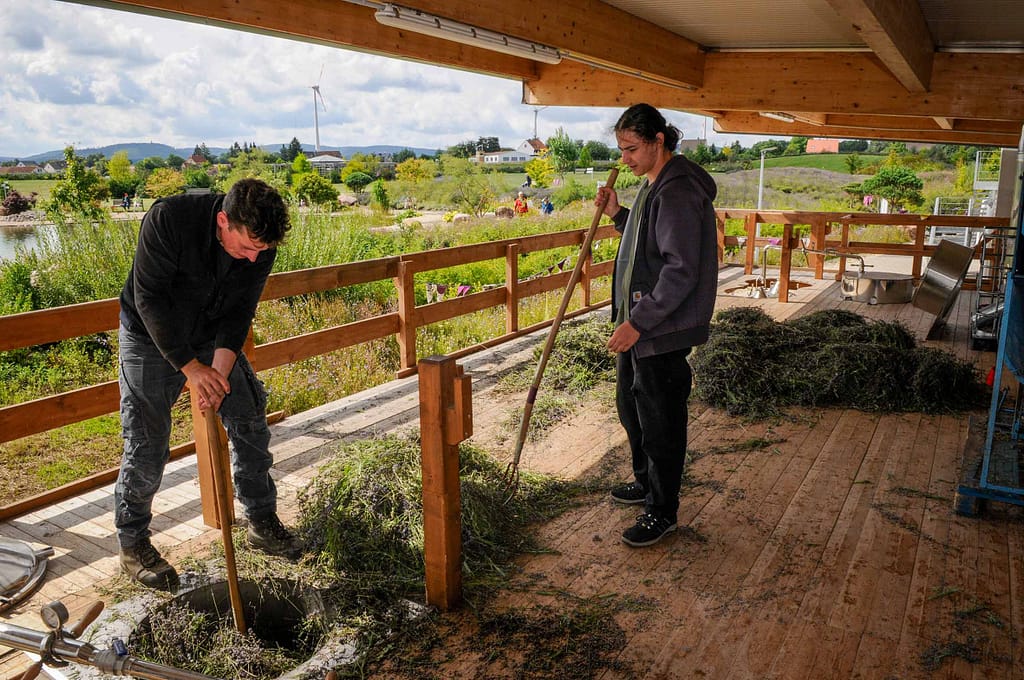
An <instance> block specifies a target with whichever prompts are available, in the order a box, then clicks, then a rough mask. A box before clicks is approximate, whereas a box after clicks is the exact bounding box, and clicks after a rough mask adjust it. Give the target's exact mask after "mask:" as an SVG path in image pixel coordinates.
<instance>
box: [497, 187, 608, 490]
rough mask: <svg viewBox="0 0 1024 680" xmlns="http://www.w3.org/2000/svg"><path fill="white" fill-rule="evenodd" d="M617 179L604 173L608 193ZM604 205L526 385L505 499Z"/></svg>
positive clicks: (515, 479)
mask: <svg viewBox="0 0 1024 680" xmlns="http://www.w3.org/2000/svg"><path fill="white" fill-rule="evenodd" d="M618 177H619V169H618V168H612V171H611V172H610V173H608V180H607V181H606V182H605V187H607V188H609V189H611V188H614V187H615V180H617V179H618ZM607 204H608V199H607V198H605V200H603V201H601V202H600V203H598V205H597V209H596V210H595V211H594V219H593V220H591V222H590V229H589V230H588V231H587V235H586V237H585V238H584V239H583V246H582V247H581V248H580V254H579V257H577V258H576V266H575V267H573V270H572V276H570V277H569V284H568V285H567V286H566V287H565V293H564V294H563V295H562V304H561V305H560V306H559V307H558V313H557V314H556V315H555V319H554V321H552V322H551V328H549V329H548V339H547V342H545V343H544V350H543V351H542V352H541V354H540V361H539V362H538V363H537V372H536V373H535V374H534V376H533V384H532V385H530V391H529V392H528V393H527V395H526V405H525V406H524V407H523V419H522V420H521V421H520V423H519V438H518V439H517V440H516V449H515V453H513V454H512V462H511V463H509V464H508V467H507V468H506V469H505V478H506V490H507V491H508V492H509V497H511V496H512V495H514V494H515V492H516V488H517V487H518V486H519V458H520V457H521V456H522V454H523V446H524V445H525V443H526V432H527V430H528V429H529V427H530V416H531V415H532V414H533V405H534V403H535V402H536V401H537V391H538V390H539V389H540V382H541V379H542V378H543V377H544V369H545V368H546V367H547V365H548V359H549V358H550V356H551V348H552V347H554V345H555V337H556V336H557V335H558V327H559V326H561V325H562V319H563V317H565V310H566V309H568V307H569V302H570V301H571V300H572V294H573V289H574V288H575V287H576V284H577V283H579V280H580V276H581V275H582V273H583V263H584V261H585V260H586V259H587V256H588V255H589V254H590V246H591V244H592V243H593V241H594V234H595V232H597V226H598V224H600V223H601V216H602V215H603V214H604V209H605V206H606V205H607Z"/></svg>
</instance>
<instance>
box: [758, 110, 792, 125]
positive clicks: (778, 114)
mask: <svg viewBox="0 0 1024 680" xmlns="http://www.w3.org/2000/svg"><path fill="white" fill-rule="evenodd" d="M758 115H760V116H763V117H764V118H771V119H772V120H781V121H782V122H783V123H792V122H794V121H795V120H796V116H791V115H790V114H788V113H783V112H782V111H759V112H758Z"/></svg>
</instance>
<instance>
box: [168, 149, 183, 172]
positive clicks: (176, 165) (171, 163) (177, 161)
mask: <svg viewBox="0 0 1024 680" xmlns="http://www.w3.org/2000/svg"><path fill="white" fill-rule="evenodd" d="M183 165H185V159H184V158H182V157H181V156H179V155H177V154H173V153H169V154H167V167H169V168H173V169H175V170H181V166H183Z"/></svg>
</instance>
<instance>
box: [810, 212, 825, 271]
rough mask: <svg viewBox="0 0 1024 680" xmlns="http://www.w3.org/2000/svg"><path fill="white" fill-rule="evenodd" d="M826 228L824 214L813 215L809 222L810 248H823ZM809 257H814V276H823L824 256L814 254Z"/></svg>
mask: <svg viewBox="0 0 1024 680" xmlns="http://www.w3.org/2000/svg"><path fill="white" fill-rule="evenodd" d="M827 229H828V226H827V224H826V222H825V216H824V215H815V216H814V221H813V222H811V250H825V232H826V230H827ZM811 257H813V258H814V278H815V279H823V278H825V256H824V255H821V254H815V255H812V256H811Z"/></svg>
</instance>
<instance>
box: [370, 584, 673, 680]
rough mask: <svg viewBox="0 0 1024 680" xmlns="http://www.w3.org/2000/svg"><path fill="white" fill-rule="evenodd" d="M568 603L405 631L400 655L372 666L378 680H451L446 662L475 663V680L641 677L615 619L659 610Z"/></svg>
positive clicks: (633, 604) (477, 614)
mask: <svg viewBox="0 0 1024 680" xmlns="http://www.w3.org/2000/svg"><path fill="white" fill-rule="evenodd" d="M565 597H568V596H565ZM561 599H562V598H559V600H560V601H559V602H558V603H556V604H554V605H551V606H544V605H533V606H530V607H529V608H523V609H504V610H501V611H494V610H481V611H470V612H466V613H465V615H464V616H459V617H452V618H449V619H445V620H443V621H438V622H433V623H431V624H430V625H429V626H420V627H418V628H415V629H413V630H411V631H405V632H404V633H403V636H402V637H403V640H402V641H401V643H400V647H399V648H398V649H395V648H391V649H389V650H388V651H389V654H387V656H385V655H379V656H378V657H377V658H376V659H375V660H374V661H373V662H372V663H371V666H372V668H373V670H374V671H375V672H373V673H372V674H371V675H372V676H373V677H388V678H403V679H405V678H415V679H416V680H424V679H427V678H431V679H433V678H443V677H451V676H450V674H448V673H446V669H445V667H444V665H445V664H446V663H449V662H454V661H455V660H456V659H476V660H477V662H476V663H477V668H476V670H475V671H474V673H475V674H474V675H473V677H481V678H497V677H502V678H506V677H507V678H521V679H522V680H532V679H537V680H540V679H542V678H553V677H558V678H565V679H566V680H587V679H590V678H596V677H600V676H602V675H603V674H604V673H607V672H611V673H612V674H614V675H616V676H617V677H637V669H635V668H633V667H632V666H631V665H630V664H628V663H627V662H625V661H623V660H621V659H620V658H619V653H620V652H621V651H622V649H623V648H624V647H625V645H626V634H625V632H624V631H623V629H622V627H621V626H620V625H619V623H618V622H617V621H616V618H615V616H616V614H617V613H621V612H625V611H633V612H635V611H642V610H646V609H650V608H652V606H653V605H652V604H651V603H649V602H642V601H637V600H630V599H629V598H624V597H622V596H619V595H603V596H594V597H590V598H585V599H578V598H570V599H569V601H565V602H562V601H561ZM465 626H469V627H470V628H471V629H472V634H468V635H467V634H458V631H462V632H463V633H464V632H465ZM424 628H428V629H427V630H424ZM453 640H457V641H458V642H456V643H455V646H452V645H453ZM396 652H397V653H396ZM364 673H365V671H364ZM352 677H355V676H352ZM360 677H366V675H365V674H364V675H362V676H360Z"/></svg>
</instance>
